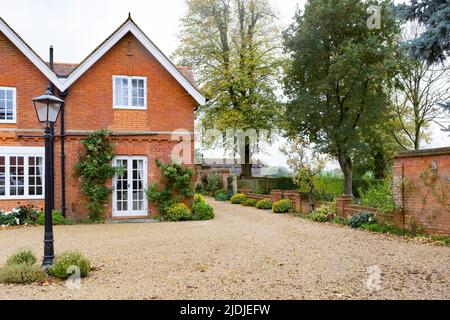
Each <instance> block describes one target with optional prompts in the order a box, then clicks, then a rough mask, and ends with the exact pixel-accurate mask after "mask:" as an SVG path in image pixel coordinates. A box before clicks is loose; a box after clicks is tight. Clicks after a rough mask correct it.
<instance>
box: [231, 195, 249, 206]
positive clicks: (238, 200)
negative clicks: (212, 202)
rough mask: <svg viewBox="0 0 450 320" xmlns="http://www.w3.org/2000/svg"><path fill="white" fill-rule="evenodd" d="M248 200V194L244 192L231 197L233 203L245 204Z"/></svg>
mask: <svg viewBox="0 0 450 320" xmlns="http://www.w3.org/2000/svg"><path fill="white" fill-rule="evenodd" d="M246 200H247V196H246V195H245V194H243V193H237V194H235V195H234V196H232V197H231V199H230V201H231V203H232V204H243V203H244V202H245V201H246Z"/></svg>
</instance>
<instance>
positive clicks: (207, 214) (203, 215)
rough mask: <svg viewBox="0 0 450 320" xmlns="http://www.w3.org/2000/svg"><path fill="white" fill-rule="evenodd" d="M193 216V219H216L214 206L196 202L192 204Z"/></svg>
mask: <svg viewBox="0 0 450 320" xmlns="http://www.w3.org/2000/svg"><path fill="white" fill-rule="evenodd" d="M192 218H193V220H211V219H214V210H213V208H212V207H211V206H210V205H209V204H207V203H205V202H201V203H194V205H193V206H192Z"/></svg>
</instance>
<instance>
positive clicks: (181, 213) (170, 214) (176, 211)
mask: <svg viewBox="0 0 450 320" xmlns="http://www.w3.org/2000/svg"><path fill="white" fill-rule="evenodd" d="M166 219H167V220H168V221H187V220H191V219H192V216H191V210H189V208H188V207H187V206H186V205H185V204H184V203H175V204H173V205H171V206H170V207H169V208H168V209H167V216H166Z"/></svg>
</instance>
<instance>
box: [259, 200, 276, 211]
mask: <svg viewBox="0 0 450 320" xmlns="http://www.w3.org/2000/svg"><path fill="white" fill-rule="evenodd" d="M272 206H273V203H272V201H271V200H269V199H262V200H259V201H258V202H257V203H256V208H258V209H261V210H272Z"/></svg>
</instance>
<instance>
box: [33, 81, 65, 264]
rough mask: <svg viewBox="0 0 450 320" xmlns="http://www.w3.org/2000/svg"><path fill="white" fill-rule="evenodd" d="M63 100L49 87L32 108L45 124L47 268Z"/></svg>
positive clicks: (51, 253)
mask: <svg viewBox="0 0 450 320" xmlns="http://www.w3.org/2000/svg"><path fill="white" fill-rule="evenodd" d="M63 103H64V100H62V99H59V98H58V97H55V96H54V95H53V93H52V91H51V89H50V86H49V87H48V88H47V91H46V92H45V93H44V95H42V96H39V97H36V98H34V99H33V104H34V108H35V110H36V115H37V117H38V120H39V122H41V123H43V124H45V131H44V138H45V231H44V232H45V233H44V260H43V266H44V268H45V269H46V270H47V269H48V268H49V267H50V266H51V265H52V264H53V260H54V259H55V250H54V246H53V242H54V238H53V216H52V211H53V209H54V205H55V204H54V203H55V201H54V181H53V177H54V163H53V161H54V159H53V154H54V152H53V145H54V139H55V129H54V124H55V122H56V121H57V120H58V116H59V111H60V110H61V106H62V104H63Z"/></svg>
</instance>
